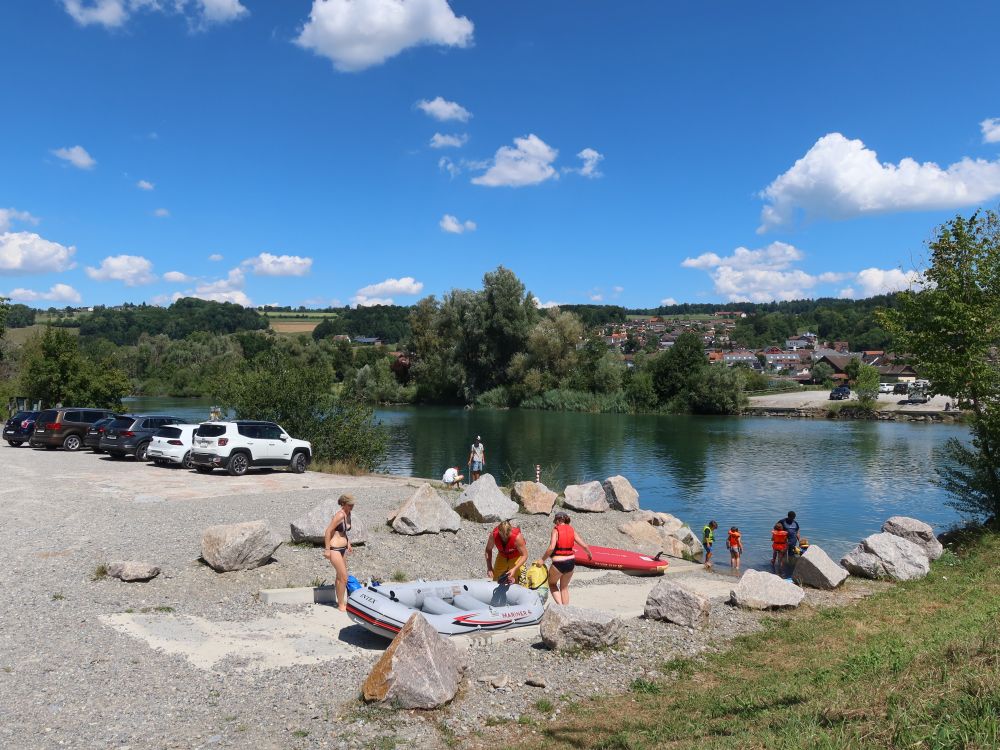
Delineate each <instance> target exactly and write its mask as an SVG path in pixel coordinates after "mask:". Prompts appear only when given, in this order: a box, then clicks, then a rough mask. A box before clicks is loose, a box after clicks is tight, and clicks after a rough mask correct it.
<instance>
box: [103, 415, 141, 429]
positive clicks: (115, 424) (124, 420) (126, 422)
mask: <svg viewBox="0 0 1000 750" xmlns="http://www.w3.org/2000/svg"><path fill="white" fill-rule="evenodd" d="M134 421H135V420H134V419H132V417H116V418H115V419H114V420H112V422H111V424H109V425H108V427H110V428H111V429H113V430H120V429H122V428H124V427H131V426H132V423H133V422H134Z"/></svg>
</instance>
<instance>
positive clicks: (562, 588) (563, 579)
mask: <svg viewBox="0 0 1000 750" xmlns="http://www.w3.org/2000/svg"><path fill="white" fill-rule="evenodd" d="M553 521H554V522H555V528H553V529H552V536H551V538H550V540H549V546H548V549H546V550H545V554H544V555H542V557H541V559H539V561H538V563H537V564H538V565H543V564H544V563H545V560H546V559H548V558H551V559H552V567H550V568H549V591H551V592H552V599H553V601H555V603H556V604H569V582H570V579H571V578H573V568H575V567H576V549H574V547H575V545H580V548H581V549H582V550H583V551H584V552H586V553H587V557H589V558H590V559H591V560H593V559H594V555H593V553H592V552H591V551H590V547H588V546H587V543H586V542H584V541H583V539H581V538H580V535H579V534H577V533H576V529H574V528H573V527H572V526H570V523H569V514H567V513H565V512H563V511H559V512H558V513H556V515H555V517H554V518H553Z"/></svg>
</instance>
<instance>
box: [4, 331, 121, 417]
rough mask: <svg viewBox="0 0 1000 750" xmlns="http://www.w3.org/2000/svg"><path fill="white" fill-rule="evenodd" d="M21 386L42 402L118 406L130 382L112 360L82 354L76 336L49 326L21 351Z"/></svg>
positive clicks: (29, 394) (33, 397)
mask: <svg viewBox="0 0 1000 750" xmlns="http://www.w3.org/2000/svg"><path fill="white" fill-rule="evenodd" d="M21 390H22V392H23V393H24V394H25V395H26V396H28V398H29V399H30V400H31V401H41V402H42V403H43V404H44V405H45V406H55V405H56V404H63V405H66V406H68V405H73V406H100V407H106V408H115V407H118V406H121V400H122V398H124V397H125V396H127V395H128V394H129V392H130V391H131V384H130V383H129V380H128V377H127V376H126V375H125V372H124V371H123V370H121V369H120V368H119V367H117V366H116V365H115V364H114V363H113V362H112V361H110V360H109V359H106V358H102V359H92V358H89V357H85V356H84V355H83V354H82V353H81V352H80V346H79V342H78V341H77V337H76V336H74V335H72V334H70V333H69V332H68V331H66V330H65V329H64V328H54V327H51V326H48V327H46V329H45V332H44V333H43V334H42V335H41V336H39V337H36V338H35V339H33V340H31V341H29V342H28V343H27V344H26V345H25V347H24V350H23V351H22V353H21Z"/></svg>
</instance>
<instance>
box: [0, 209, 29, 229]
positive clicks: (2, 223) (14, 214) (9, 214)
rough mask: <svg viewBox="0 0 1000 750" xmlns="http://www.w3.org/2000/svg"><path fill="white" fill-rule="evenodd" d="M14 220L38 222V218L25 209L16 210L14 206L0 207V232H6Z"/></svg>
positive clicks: (26, 222) (27, 222)
mask: <svg viewBox="0 0 1000 750" xmlns="http://www.w3.org/2000/svg"><path fill="white" fill-rule="evenodd" d="M15 221H17V222H23V223H25V224H38V221H39V219H38V217H37V216H32V215H31V214H29V213H28V212H27V211H18V210H17V209H16V208H0V232H6V231H7V230H8V229H10V228H11V225H13V223H14V222H15Z"/></svg>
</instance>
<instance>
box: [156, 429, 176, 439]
mask: <svg viewBox="0 0 1000 750" xmlns="http://www.w3.org/2000/svg"><path fill="white" fill-rule="evenodd" d="M180 436H181V431H180V430H178V429H177V428H176V427H161V428H160V429H159V430H158V431H157V433H156V437H161V438H179V437H180Z"/></svg>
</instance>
